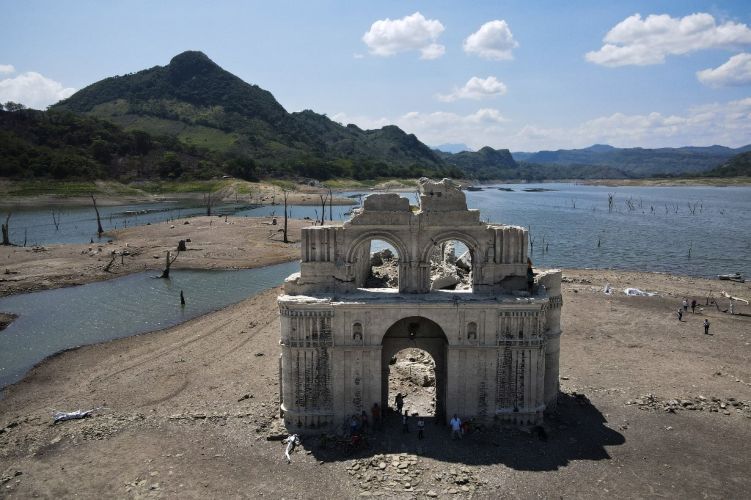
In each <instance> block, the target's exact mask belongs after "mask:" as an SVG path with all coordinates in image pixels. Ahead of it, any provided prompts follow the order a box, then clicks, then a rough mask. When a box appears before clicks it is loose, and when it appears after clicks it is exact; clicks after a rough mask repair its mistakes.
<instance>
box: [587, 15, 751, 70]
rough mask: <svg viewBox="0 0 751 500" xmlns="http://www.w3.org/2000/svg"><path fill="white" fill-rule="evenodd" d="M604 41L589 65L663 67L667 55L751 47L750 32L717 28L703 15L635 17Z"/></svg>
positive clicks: (731, 25)
mask: <svg viewBox="0 0 751 500" xmlns="http://www.w3.org/2000/svg"><path fill="white" fill-rule="evenodd" d="M603 41H604V42H605V44H604V45H603V46H602V47H601V48H600V49H599V50H597V51H591V52H587V54H586V56H585V57H586V59H587V60H588V61H589V62H592V63H595V64H601V65H603V66H611V67H614V66H625V65H640V66H641V65H647V64H660V63H663V62H665V56H668V55H678V54H688V53H690V52H696V51H698V50H704V49H718V48H721V49H732V48H736V47H740V46H745V45H751V29H749V27H748V26H746V25H745V24H742V23H735V22H732V21H727V22H725V23H722V24H720V25H718V24H717V23H716V22H715V19H714V17H712V15H710V14H707V13H703V12H700V13H696V14H691V15H688V16H685V17H681V18H673V17H670V16H669V15H667V14H661V15H654V14H653V15H649V16H647V17H646V18H645V19H642V17H641V15H640V14H634V15H633V16H630V17H627V18H626V19H624V20H623V21H621V22H620V23H618V24H616V25H615V26H614V27H613V28H612V29H611V30H610V31H609V32H608V33H607V35H605V38H604V39H603Z"/></svg>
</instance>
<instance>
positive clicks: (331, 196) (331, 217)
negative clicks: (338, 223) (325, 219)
mask: <svg viewBox="0 0 751 500" xmlns="http://www.w3.org/2000/svg"><path fill="white" fill-rule="evenodd" d="M333 204H334V193H332V192H331V188H329V220H330V221H332V222H333V221H334V207H333Z"/></svg>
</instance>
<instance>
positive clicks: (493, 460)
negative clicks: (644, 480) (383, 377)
mask: <svg viewBox="0 0 751 500" xmlns="http://www.w3.org/2000/svg"><path fill="white" fill-rule="evenodd" d="M411 420H412V422H411V424H410V429H409V431H410V432H409V433H406V434H405V433H403V432H402V426H401V420H400V419H399V417H398V416H397V415H396V413H391V414H389V416H388V417H386V418H385V421H384V423H383V425H382V428H381V429H380V430H377V431H374V432H370V433H368V434H366V436H367V445H366V446H361V447H351V446H348V445H343V444H342V443H343V442H344V441H345V440H344V439H342V440H341V441H340V442H339V445H338V446H337V444H336V443H333V442H331V441H329V442H328V443H326V444H325V445H321V443H319V442H318V441H319V439H318V438H317V437H316V436H314V435H311V436H307V437H306V438H305V439H304V442H305V448H306V449H308V450H310V451H311V452H312V453H313V455H314V456H315V457H316V459H318V460H321V461H324V462H336V461H341V460H349V459H352V458H368V457H372V456H374V455H378V454H383V453H414V454H418V455H421V456H425V457H429V458H433V459H435V460H439V461H444V462H452V463H459V464H465V465H490V464H504V465H506V466H508V467H510V468H512V469H517V470H529V471H550V470H556V469H558V468H560V467H563V466H566V465H568V463H569V462H571V461H574V460H607V459H609V458H610V455H609V454H608V452H607V449H606V447H607V446H616V445H620V444H623V443H624V442H625V438H624V437H623V435H622V434H620V433H619V432H617V431H615V430H613V429H611V428H609V427H607V426H606V425H605V423H606V420H605V417H604V416H603V415H602V413H600V411H599V410H598V409H597V408H596V407H595V406H594V405H592V403H591V402H590V401H589V399H587V398H586V397H585V396H583V395H577V394H566V393H560V394H559V396H558V407H557V410H556V411H555V412H554V413H551V414H550V415H546V417H545V424H544V425H543V426H538V427H534V428H529V429H520V428H517V427H505V428H504V427H501V426H494V427H495V428H481V427H478V428H475V429H473V430H471V431H470V432H469V433H468V434H467V435H465V436H464V437H463V439H461V440H458V439H457V440H452V439H451V433H450V431H449V428H448V426H446V425H444V424H443V423H442V422H441V423H438V422H437V421H436V419H435V418H425V422H426V426H425V438H424V439H423V440H418V439H417V430H416V428H415V424H416V422H415V420H414V419H411Z"/></svg>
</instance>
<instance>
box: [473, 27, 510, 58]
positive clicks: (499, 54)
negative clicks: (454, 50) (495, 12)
mask: <svg viewBox="0 0 751 500" xmlns="http://www.w3.org/2000/svg"><path fill="white" fill-rule="evenodd" d="M518 46H519V43H518V42H517V41H516V40H514V35H512V34H511V29H509V27H508V24H507V23H506V21H503V20H495V21H489V22H487V23H485V24H483V25H482V26H480V29H479V30H477V31H476V32H474V33H472V34H471V35H469V36H468V37H467V39H466V40H464V52H466V53H468V54H476V55H478V56H480V57H484V58H485V59H492V60H496V61H501V60H509V59H513V58H514V55H513V54H512V53H511V51H512V50H514V49H515V48H517V47H518Z"/></svg>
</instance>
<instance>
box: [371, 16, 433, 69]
mask: <svg viewBox="0 0 751 500" xmlns="http://www.w3.org/2000/svg"><path fill="white" fill-rule="evenodd" d="M443 30H444V27H443V24H441V22H440V21H438V20H437V19H425V16H423V15H422V14H420V13H419V12H415V13H414V14H412V15H410V16H405V17H403V18H401V19H389V18H386V19H380V20H378V21H376V22H374V23H373V24H372V25H371V26H370V29H369V30H368V31H367V33H365V34H364V35H363V36H362V41H363V42H365V44H366V45H367V46H368V49H369V50H370V53H371V54H373V55H376V56H384V57H386V56H393V55H394V54H398V53H399V52H409V51H412V50H419V51H420V54H421V55H420V58H421V59H437V58H439V57H441V56H442V55H443V54H444V52H446V47H444V46H443V45H440V44H438V43H436V42H437V41H438V37H439V36H440V35H441V33H443Z"/></svg>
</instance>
